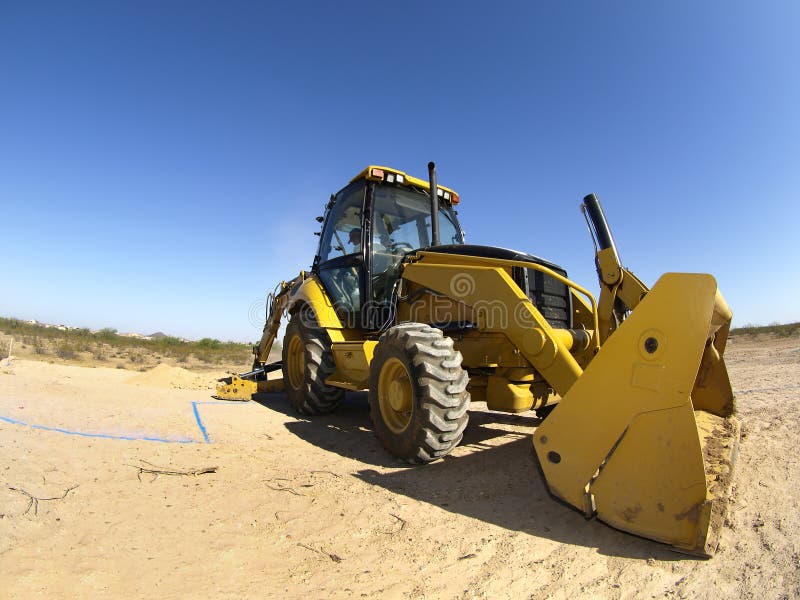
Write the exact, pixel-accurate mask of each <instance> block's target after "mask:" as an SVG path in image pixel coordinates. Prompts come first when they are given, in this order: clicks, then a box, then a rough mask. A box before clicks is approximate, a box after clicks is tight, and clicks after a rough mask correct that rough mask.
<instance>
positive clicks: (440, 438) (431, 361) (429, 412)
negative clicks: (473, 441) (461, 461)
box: [369, 323, 470, 463]
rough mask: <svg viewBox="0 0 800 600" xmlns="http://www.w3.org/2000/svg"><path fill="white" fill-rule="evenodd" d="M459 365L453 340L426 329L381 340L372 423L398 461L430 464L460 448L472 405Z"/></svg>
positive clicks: (394, 332)
mask: <svg viewBox="0 0 800 600" xmlns="http://www.w3.org/2000/svg"><path fill="white" fill-rule="evenodd" d="M461 360H462V358H461V353H460V352H459V351H457V350H455V349H454V348H453V340H452V339H451V338H449V337H447V336H445V335H443V334H442V332H441V331H440V330H439V329H435V328H433V327H430V326H428V325H424V324H422V323H403V324H401V325H396V326H394V327H392V328H391V329H389V330H388V331H387V332H386V333H384V334H383V335H382V336H381V338H380V341H379V342H378V345H377V346H376V347H375V353H374V355H373V359H372V362H371V364H370V381H369V405H370V417H371V418H372V423H373V425H374V426H375V434H376V435H377V436H378V439H380V441H381V443H382V444H383V445H384V446H385V447H386V449H387V450H389V452H391V453H392V454H393V455H394V456H396V457H398V458H401V459H403V460H405V461H407V462H410V463H428V462H431V461H434V460H436V459H438V458H442V457H443V456H446V455H447V454H449V453H450V452H451V451H452V450H453V448H455V447H456V446H457V445H458V444H459V442H461V438H462V437H463V434H464V428H465V427H466V426H467V420H468V418H469V417H468V415H467V407H468V406H469V400H470V396H469V392H467V382H468V381H469V378H468V375H467V372H466V371H464V369H462V367H461Z"/></svg>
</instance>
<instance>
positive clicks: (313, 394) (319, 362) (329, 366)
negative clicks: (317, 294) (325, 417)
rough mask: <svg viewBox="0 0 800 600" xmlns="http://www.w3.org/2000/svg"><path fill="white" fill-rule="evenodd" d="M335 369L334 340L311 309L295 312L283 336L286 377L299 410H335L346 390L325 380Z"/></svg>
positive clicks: (292, 401)
mask: <svg viewBox="0 0 800 600" xmlns="http://www.w3.org/2000/svg"><path fill="white" fill-rule="evenodd" d="M335 370H336V365H335V363H334V361H333V352H332V351H331V340H330V337H329V336H328V332H327V331H325V328H324V327H320V326H319V325H318V324H317V320H316V317H315V316H314V314H313V312H312V311H311V310H310V309H303V310H300V311H298V312H296V313H295V314H293V315H292V318H291V319H290V320H289V325H287V326H286V335H285V336H284V338H283V381H284V384H285V387H286V395H287V396H288V397H289V403H290V404H291V405H292V406H293V407H294V408H295V409H296V410H297V411H298V412H300V413H303V414H306V415H319V414H324V413H329V412H331V411H333V410H334V409H335V408H336V407H337V406H339V403H341V401H342V398H344V390H343V389H341V388H336V387H333V386H330V385H328V384H326V383H325V379H326V378H328V377H330V376H331V375H332V374H333V372H334V371H335Z"/></svg>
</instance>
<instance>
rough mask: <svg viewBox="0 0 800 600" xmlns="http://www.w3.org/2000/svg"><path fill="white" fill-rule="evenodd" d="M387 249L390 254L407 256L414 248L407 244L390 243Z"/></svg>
mask: <svg viewBox="0 0 800 600" xmlns="http://www.w3.org/2000/svg"><path fill="white" fill-rule="evenodd" d="M389 249H390V250H391V251H392V254H401V253H402V254H408V253H409V252H413V251H414V250H415V249H416V248H414V246H412V245H411V244H409V243H408V242H392V244H391V245H390V246H389Z"/></svg>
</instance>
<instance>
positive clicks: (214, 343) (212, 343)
mask: <svg viewBox="0 0 800 600" xmlns="http://www.w3.org/2000/svg"><path fill="white" fill-rule="evenodd" d="M197 345H198V346H199V347H200V348H210V349H213V350H216V349H218V348H222V342H220V341H219V340H215V339H214V338H203V339H202V340H200V341H198V342H197Z"/></svg>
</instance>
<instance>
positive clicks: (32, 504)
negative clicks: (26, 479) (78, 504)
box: [8, 483, 78, 515]
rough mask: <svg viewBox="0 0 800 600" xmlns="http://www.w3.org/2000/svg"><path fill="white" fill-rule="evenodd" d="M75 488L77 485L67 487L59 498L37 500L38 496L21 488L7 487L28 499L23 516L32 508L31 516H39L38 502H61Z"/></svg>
mask: <svg viewBox="0 0 800 600" xmlns="http://www.w3.org/2000/svg"><path fill="white" fill-rule="evenodd" d="M76 487H78V484H77V483H76V484H75V485H73V486H72V487H68V488H67V489H66V490H64V493H63V494H61V495H60V496H53V497H52V498H39V497H38V496H34V495H33V494H31V493H30V492H29V491H27V490H23V489H22V488H15V487H11V486H8V489H10V490H12V491H14V492H19V493H20V494H25V495H26V496H27V497H28V506H26V507H25V512H23V513H22V514H23V515H27V514H28V513H29V512H30V510H31V508H33V514H34V515H38V514H39V502H46V501H48V500H63V499H64V498H66V497H67V494H69V493H70V492H71V491H72V490H74V489H75V488H76Z"/></svg>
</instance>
